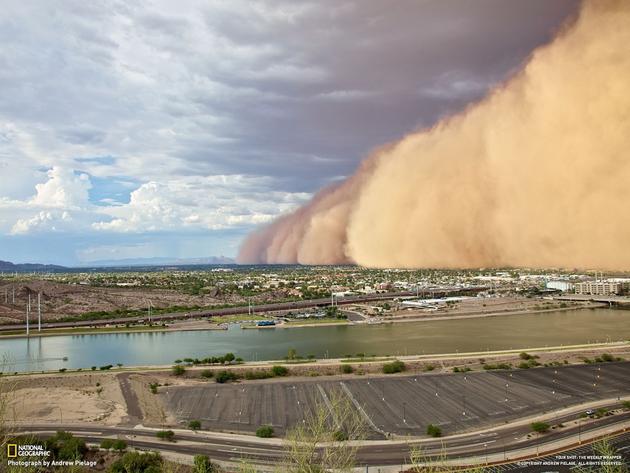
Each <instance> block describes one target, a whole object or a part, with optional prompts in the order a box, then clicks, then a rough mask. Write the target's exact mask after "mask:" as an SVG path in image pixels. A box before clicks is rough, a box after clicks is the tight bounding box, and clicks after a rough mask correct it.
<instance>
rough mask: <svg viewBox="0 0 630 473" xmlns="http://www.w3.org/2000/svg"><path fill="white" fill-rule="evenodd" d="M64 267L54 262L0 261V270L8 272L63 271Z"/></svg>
mask: <svg viewBox="0 0 630 473" xmlns="http://www.w3.org/2000/svg"><path fill="white" fill-rule="evenodd" d="M65 269H68V268H65V267H64V266H58V265H56V264H38V263H22V264H13V263H10V262H9V261H0V271H4V272H7V273H10V272H18V273H24V272H29V271H49V272H54V271H63V270H65Z"/></svg>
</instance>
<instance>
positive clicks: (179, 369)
mask: <svg viewBox="0 0 630 473" xmlns="http://www.w3.org/2000/svg"><path fill="white" fill-rule="evenodd" d="M185 372H186V368H184V367H183V366H182V365H175V366H173V369H172V373H173V376H181V375H183V374H184V373H185Z"/></svg>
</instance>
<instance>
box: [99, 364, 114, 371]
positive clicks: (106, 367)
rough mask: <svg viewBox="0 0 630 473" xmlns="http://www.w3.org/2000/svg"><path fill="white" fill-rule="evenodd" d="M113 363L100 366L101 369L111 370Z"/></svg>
mask: <svg viewBox="0 0 630 473" xmlns="http://www.w3.org/2000/svg"><path fill="white" fill-rule="evenodd" d="M112 366H113V365H104V366H101V367H100V368H99V370H101V371H107V370H111V369H112Z"/></svg>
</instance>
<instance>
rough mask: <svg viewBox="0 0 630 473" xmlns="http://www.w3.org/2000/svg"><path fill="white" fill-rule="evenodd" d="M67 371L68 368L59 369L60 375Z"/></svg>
mask: <svg viewBox="0 0 630 473" xmlns="http://www.w3.org/2000/svg"><path fill="white" fill-rule="evenodd" d="M66 371H67V368H59V372H60V373H65V372H66Z"/></svg>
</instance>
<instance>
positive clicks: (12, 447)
mask: <svg viewBox="0 0 630 473" xmlns="http://www.w3.org/2000/svg"><path fill="white" fill-rule="evenodd" d="M7 457H9V458H15V457H17V445H16V444H14V443H9V444H7Z"/></svg>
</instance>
